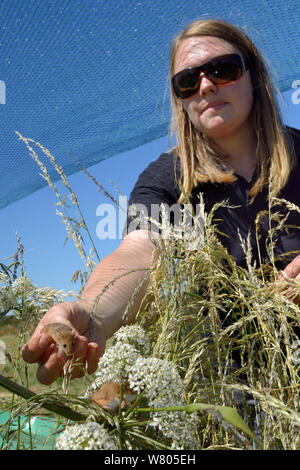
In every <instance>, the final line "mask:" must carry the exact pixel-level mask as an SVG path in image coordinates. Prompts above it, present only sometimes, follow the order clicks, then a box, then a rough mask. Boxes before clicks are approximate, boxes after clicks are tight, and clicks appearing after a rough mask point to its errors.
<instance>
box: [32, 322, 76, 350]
mask: <svg viewBox="0 0 300 470" xmlns="http://www.w3.org/2000/svg"><path fill="white" fill-rule="evenodd" d="M40 333H45V334H47V335H49V336H51V338H52V339H53V340H54V341H55V343H56V344H57V346H58V347H59V348H61V349H63V350H64V351H65V353H66V354H67V355H68V356H71V355H72V354H73V349H74V346H75V330H73V329H72V328H70V327H69V326H67V325H65V324H64V323H49V324H48V325H46V326H44V328H43V329H42V330H41V332H40Z"/></svg>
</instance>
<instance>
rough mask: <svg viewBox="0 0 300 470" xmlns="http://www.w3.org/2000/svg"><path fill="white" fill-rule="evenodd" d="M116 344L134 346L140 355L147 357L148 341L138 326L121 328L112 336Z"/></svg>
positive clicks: (148, 350)
mask: <svg viewBox="0 0 300 470" xmlns="http://www.w3.org/2000/svg"><path fill="white" fill-rule="evenodd" d="M114 338H115V341H116V342H118V343H127V344H131V345H132V346H134V347H135V348H136V349H137V350H138V351H139V353H140V354H142V355H143V356H148V355H149V354H150V340H149V337H148V335H147V334H146V333H145V331H144V330H143V328H141V327H140V326H139V325H129V326H123V327H121V328H120V329H119V330H118V331H117V332H116V333H115V335H114Z"/></svg>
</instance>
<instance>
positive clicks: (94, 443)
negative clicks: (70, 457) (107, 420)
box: [56, 421, 118, 450]
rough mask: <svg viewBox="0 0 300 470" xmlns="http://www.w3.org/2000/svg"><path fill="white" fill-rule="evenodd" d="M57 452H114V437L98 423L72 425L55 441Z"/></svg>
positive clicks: (115, 446) (115, 444)
mask: <svg viewBox="0 0 300 470" xmlns="http://www.w3.org/2000/svg"><path fill="white" fill-rule="evenodd" d="M56 448H57V449H58V450H116V449H117V448H118V447H117V443H116V440H115V438H114V437H112V436H109V434H108V432H107V431H106V429H105V428H104V426H101V425H100V424H98V423H95V422H93V421H90V422H87V423H85V424H74V425H72V426H68V427H67V428H66V430H65V431H64V432H63V433H62V434H61V435H60V436H59V437H58V438H57V439H56Z"/></svg>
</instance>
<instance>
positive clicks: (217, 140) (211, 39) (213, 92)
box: [22, 20, 300, 384]
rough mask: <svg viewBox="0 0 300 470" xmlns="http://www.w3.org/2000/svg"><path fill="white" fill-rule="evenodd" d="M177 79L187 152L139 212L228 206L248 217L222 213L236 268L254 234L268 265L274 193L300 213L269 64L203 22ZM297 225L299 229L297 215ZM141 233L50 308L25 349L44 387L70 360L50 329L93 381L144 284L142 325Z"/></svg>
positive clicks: (150, 175)
mask: <svg viewBox="0 0 300 470" xmlns="http://www.w3.org/2000/svg"><path fill="white" fill-rule="evenodd" d="M170 76H171V93H172V101H173V108H174V119H173V124H175V128H176V131H177V136H178V145H177V147H176V148H175V150H174V151H173V152H169V153H166V154H163V155H162V156H161V157H160V158H159V159H158V160H157V161H156V162H153V163H152V164H151V165H149V167H148V168H147V169H146V170H145V171H144V172H143V173H142V175H141V176H140V178H139V180H138V182H137V184H136V186H135V188H134V190H133V191H132V194H131V203H133V204H137V203H139V204H143V205H144V206H145V207H146V209H147V210H151V207H152V205H155V204H160V203H166V204H167V205H172V204H174V203H177V202H178V201H179V202H182V201H183V200H184V197H186V196H189V197H190V198H191V200H192V202H193V203H194V204H195V203H196V201H197V198H198V195H199V193H200V192H202V193H203V195H204V200H205V204H206V208H207V210H210V209H211V208H212V207H213V205H214V204H215V203H216V202H220V201H223V200H224V199H228V200H229V203H230V205H231V206H239V207H236V208H235V209H233V208H221V209H220V212H219V213H218V214H217V218H218V219H220V220H221V222H220V227H219V228H220V231H221V232H223V233H224V234H225V235H224V236H223V237H222V238H221V240H222V242H223V243H224V244H225V245H226V247H227V248H228V250H229V252H230V253H231V254H232V255H233V256H234V257H235V259H236V261H237V263H239V264H244V263H245V260H244V254H243V252H242V250H241V244H240V239H239V236H241V237H242V238H247V236H248V233H250V237H251V245H252V249H253V252H254V255H253V256H254V261H255V260H257V261H267V251H266V249H265V246H264V237H266V233H267V229H268V220H267V219H266V218H265V219H262V221H261V227H260V230H261V232H260V233H261V234H262V238H261V240H262V243H261V244H260V248H259V250H257V249H256V238H255V218H256V216H257V214H258V213H259V212H260V211H261V210H264V209H266V208H267V197H266V196H267V195H268V192H270V191H271V193H272V195H278V196H280V197H283V198H285V199H287V200H289V201H291V202H293V203H295V204H297V205H299V206H300V197H299V196H298V195H297V191H295V188H296V189H297V188H298V187H299V184H300V171H299V169H298V166H297V155H298V157H299V156H300V137H299V132H296V131H294V130H291V129H286V128H284V126H283V125H282V124H281V121H280V117H279V113H278V111H277V108H276V102H275V98H274V93H273V90H272V86H271V83H270V79H269V77H268V73H267V71H266V68H265V65H264V63H263V60H262V58H261V56H260V54H259V53H258V51H257V49H256V47H255V46H254V44H253V43H252V41H251V40H250V39H249V38H248V37H247V36H246V35H245V34H244V33H242V32H241V31H240V30H238V29H237V28H235V27H234V26H232V25H229V24H227V23H224V22H221V21H216V20H204V21H196V22H194V23H192V24H191V25H190V26H188V27H187V29H186V30H185V31H183V32H182V33H181V34H180V35H179V36H178V37H177V38H176V39H175V41H174V44H173V50H172V54H171V62H170ZM174 159H175V162H176V165H175V166H174ZM174 168H175V169H174ZM179 179H180V180H181V182H179V181H178V180H179ZM269 180H270V184H269ZM181 183H182V188H183V191H182V193H181V192H180V189H179V188H180V184H181ZM183 195H184V196H183ZM148 213H149V212H148ZM288 223H289V224H291V225H294V226H299V225H300V224H299V220H298V218H297V216H295V215H293V216H291V218H290V219H289V220H288ZM133 228H134V230H133ZM136 228H137V227H136V225H132V224H131V222H130V219H129V220H128V230H127V231H128V232H129V233H128V234H127V235H126V236H125V237H124V240H123V242H122V243H121V245H120V247H119V248H118V249H117V250H116V251H115V252H113V253H112V254H111V255H109V256H108V257H107V258H105V259H104V260H103V261H101V262H100V264H99V265H98V266H97V268H96V269H95V271H94V272H93V274H92V275H91V277H90V279H89V281H88V283H87V286H86V288H85V290H84V293H83V295H82V299H81V300H78V301H77V302H67V303H63V304H60V305H57V306H55V307H53V308H51V309H50V310H49V312H47V314H46V315H45V316H44V317H43V319H42V320H41V322H40V323H39V325H38V326H37V328H36V331H35V333H34V335H33V336H32V338H31V339H30V340H29V341H28V343H27V344H26V345H25V346H24V347H23V349H22V354H23V358H24V360H25V361H27V362H39V368H38V372H37V376H38V379H39V380H40V381H41V382H42V383H44V384H50V383H51V382H53V381H54V380H55V379H56V378H57V376H58V375H59V374H60V373H61V370H62V367H63V365H64V363H65V361H66V356H65V353H64V352H61V351H57V349H56V347H55V346H54V344H53V343H52V340H51V337H49V336H48V335H45V334H40V332H41V330H42V328H43V327H44V326H45V325H46V324H48V323H52V322H61V323H65V324H67V325H69V326H71V327H72V328H74V329H75V330H76V343H75V350H74V355H75V358H81V359H82V361H83V362H85V361H86V362H87V369H88V372H89V373H92V372H94V371H95V370H96V368H97V363H98V359H99V356H100V355H101V354H103V351H104V348H105V340H106V339H108V338H109V337H110V336H111V335H112V334H113V333H114V332H115V331H116V330H117V329H118V328H119V327H120V326H121V324H122V316H123V313H124V311H125V309H126V307H127V304H128V302H129V300H130V298H131V296H132V294H133V292H134V291H135V290H136V286H137V285H141V284H142V285H141V288H140V290H139V294H138V296H137V297H136V300H135V302H134V303H133V305H131V307H130V309H129V313H128V314H127V317H128V319H129V321H133V320H134V317H135V313H136V311H137V310H138V307H139V304H140V302H141V300H142V298H143V296H144V293H145V290H146V287H147V280H144V282H143V278H144V276H145V272H144V271H143V270H144V269H147V268H149V267H150V266H151V263H152V252H153V243H152V241H151V239H150V236H149V235H148V232H147V230H145V229H142V230H136ZM281 232H282V233H281ZM281 232H280V233H279V235H278V240H277V242H278V243H276V247H277V245H278V248H276V249H277V251H278V252H277V253H276V255H278V256H280V255H283V254H284V253H285V252H287V251H293V252H294V260H293V261H292V262H289V264H287V265H285V266H286V268H285V272H286V274H287V275H288V276H291V277H296V276H297V275H298V274H299V273H300V262H299V259H298V257H297V256H296V254H297V250H300V238H299V236H298V233H297V230H295V229H294V230H293V231H292V232H290V233H286V232H283V231H281ZM239 234H240V235H239ZM255 250H256V251H255ZM295 256H296V257H295ZM299 258H300V257H299ZM286 263H287V262H286ZM132 271H135V272H132ZM116 272H117V273H119V272H122V273H126V272H130V274H128V275H126V276H123V277H121V278H120V279H118V280H117V281H115V282H112V283H111V285H110V287H109V288H108V289H106V290H105V292H104V293H103V295H101V297H100V300H99V302H98V304H97V308H96V310H95V311H93V318H94V319H93V322H91V321H90V316H89V313H90V312H91V311H92V308H93V305H94V300H95V298H96V296H97V294H99V292H101V291H102V289H103V288H104V287H105V286H107V285H108V284H109V283H110V282H111V281H113V280H114V279H115V278H116ZM81 375H82V372H81V371H80V369H79V368H78V369H77V370H74V372H73V377H79V376H81Z"/></svg>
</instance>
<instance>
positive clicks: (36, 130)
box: [0, 0, 300, 208]
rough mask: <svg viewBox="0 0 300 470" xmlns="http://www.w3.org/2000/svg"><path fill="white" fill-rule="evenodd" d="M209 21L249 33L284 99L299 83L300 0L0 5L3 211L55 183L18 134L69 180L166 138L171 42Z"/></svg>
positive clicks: (40, 0)
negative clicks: (189, 28) (38, 145)
mask: <svg viewBox="0 0 300 470" xmlns="http://www.w3.org/2000/svg"><path fill="white" fill-rule="evenodd" d="M210 17H215V18H220V19H224V20H226V21H229V22H232V23H234V24H236V25H237V26H240V27H241V28H242V29H243V30H244V31H246V32H247V34H248V35H249V36H250V37H251V38H252V39H253V40H254V42H255V43H256V45H257V46H258V48H259V49H260V50H261V51H262V53H263V54H264V56H265V58H266V59H267V61H268V63H270V64H271V65H272V68H273V70H274V71H275V74H276V78H277V83H278V85H279V87H280V89H281V90H282V91H284V90H287V89H289V88H290V87H291V86H292V83H293V81H294V80H297V79H300V67H299V62H300V59H299V57H300V56H299V52H300V47H299V46H300V36H299V17H300V3H299V0H286V1H281V0H243V1H241V0H222V1H220V0H218V1H217V0H203V1H196V0H178V1H175V0H168V1H166V0H141V1H136V0H26V1H25V0H1V2H0V52H1V54H0V60H1V67H0V113H1V132H0V152H1V156H0V208H1V207H5V206H6V205H8V204H10V203H12V202H13V201H15V200H18V199H20V198H22V197H25V196H26V195H28V194H30V193H32V192H33V191H36V190H37V189H39V188H41V187H42V186H44V185H45V184H46V183H45V181H44V180H43V179H42V178H41V176H40V175H39V169H38V167H37V165H36V163H35V162H34V161H33V160H32V159H31V157H30V156H29V152H28V150H27V149H26V146H25V145H24V143H23V142H21V141H20V140H19V139H18V137H17V135H16V134H15V131H19V132H20V133H21V134H22V135H23V136H25V137H28V138H32V139H34V140H36V141H38V142H40V143H41V144H42V145H43V146H45V147H46V148H48V149H49V150H50V151H51V153H52V154H53V155H54V156H55V158H56V159H57V161H58V162H59V164H60V165H61V166H62V167H63V168H64V170H65V172H66V174H68V175H69V174H71V173H73V172H75V171H78V166H77V165H76V163H75V162H74V160H75V159H76V160H78V161H80V162H81V164H82V165H84V166H85V167H89V166H90V165H93V164H95V163H98V162H100V161H101V160H104V159H107V158H109V157H111V156H113V155H116V154H119V153H121V152H124V151H126V150H130V149H132V148H135V147H137V146H139V145H142V144H145V143H147V142H150V141H152V140H154V139H157V138H159V137H162V136H164V135H166V134H167V133H168V126H169V121H170V107H169V90H168V63H169V55H170V47H171V42H172V38H174V36H175V35H176V34H177V33H178V32H179V31H180V30H181V29H182V28H183V27H184V26H186V25H187V24H188V23H189V22H191V21H192V20H194V19H196V18H210ZM39 155H40V153H39ZM40 158H41V159H42V160H43V161H44V162H46V159H45V158H44V159H43V157H42V156H41V155H40ZM48 171H49V174H50V176H52V178H53V179H55V176H54V175H55V172H54V170H53V169H52V168H51V166H50V167H49V168H48Z"/></svg>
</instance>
